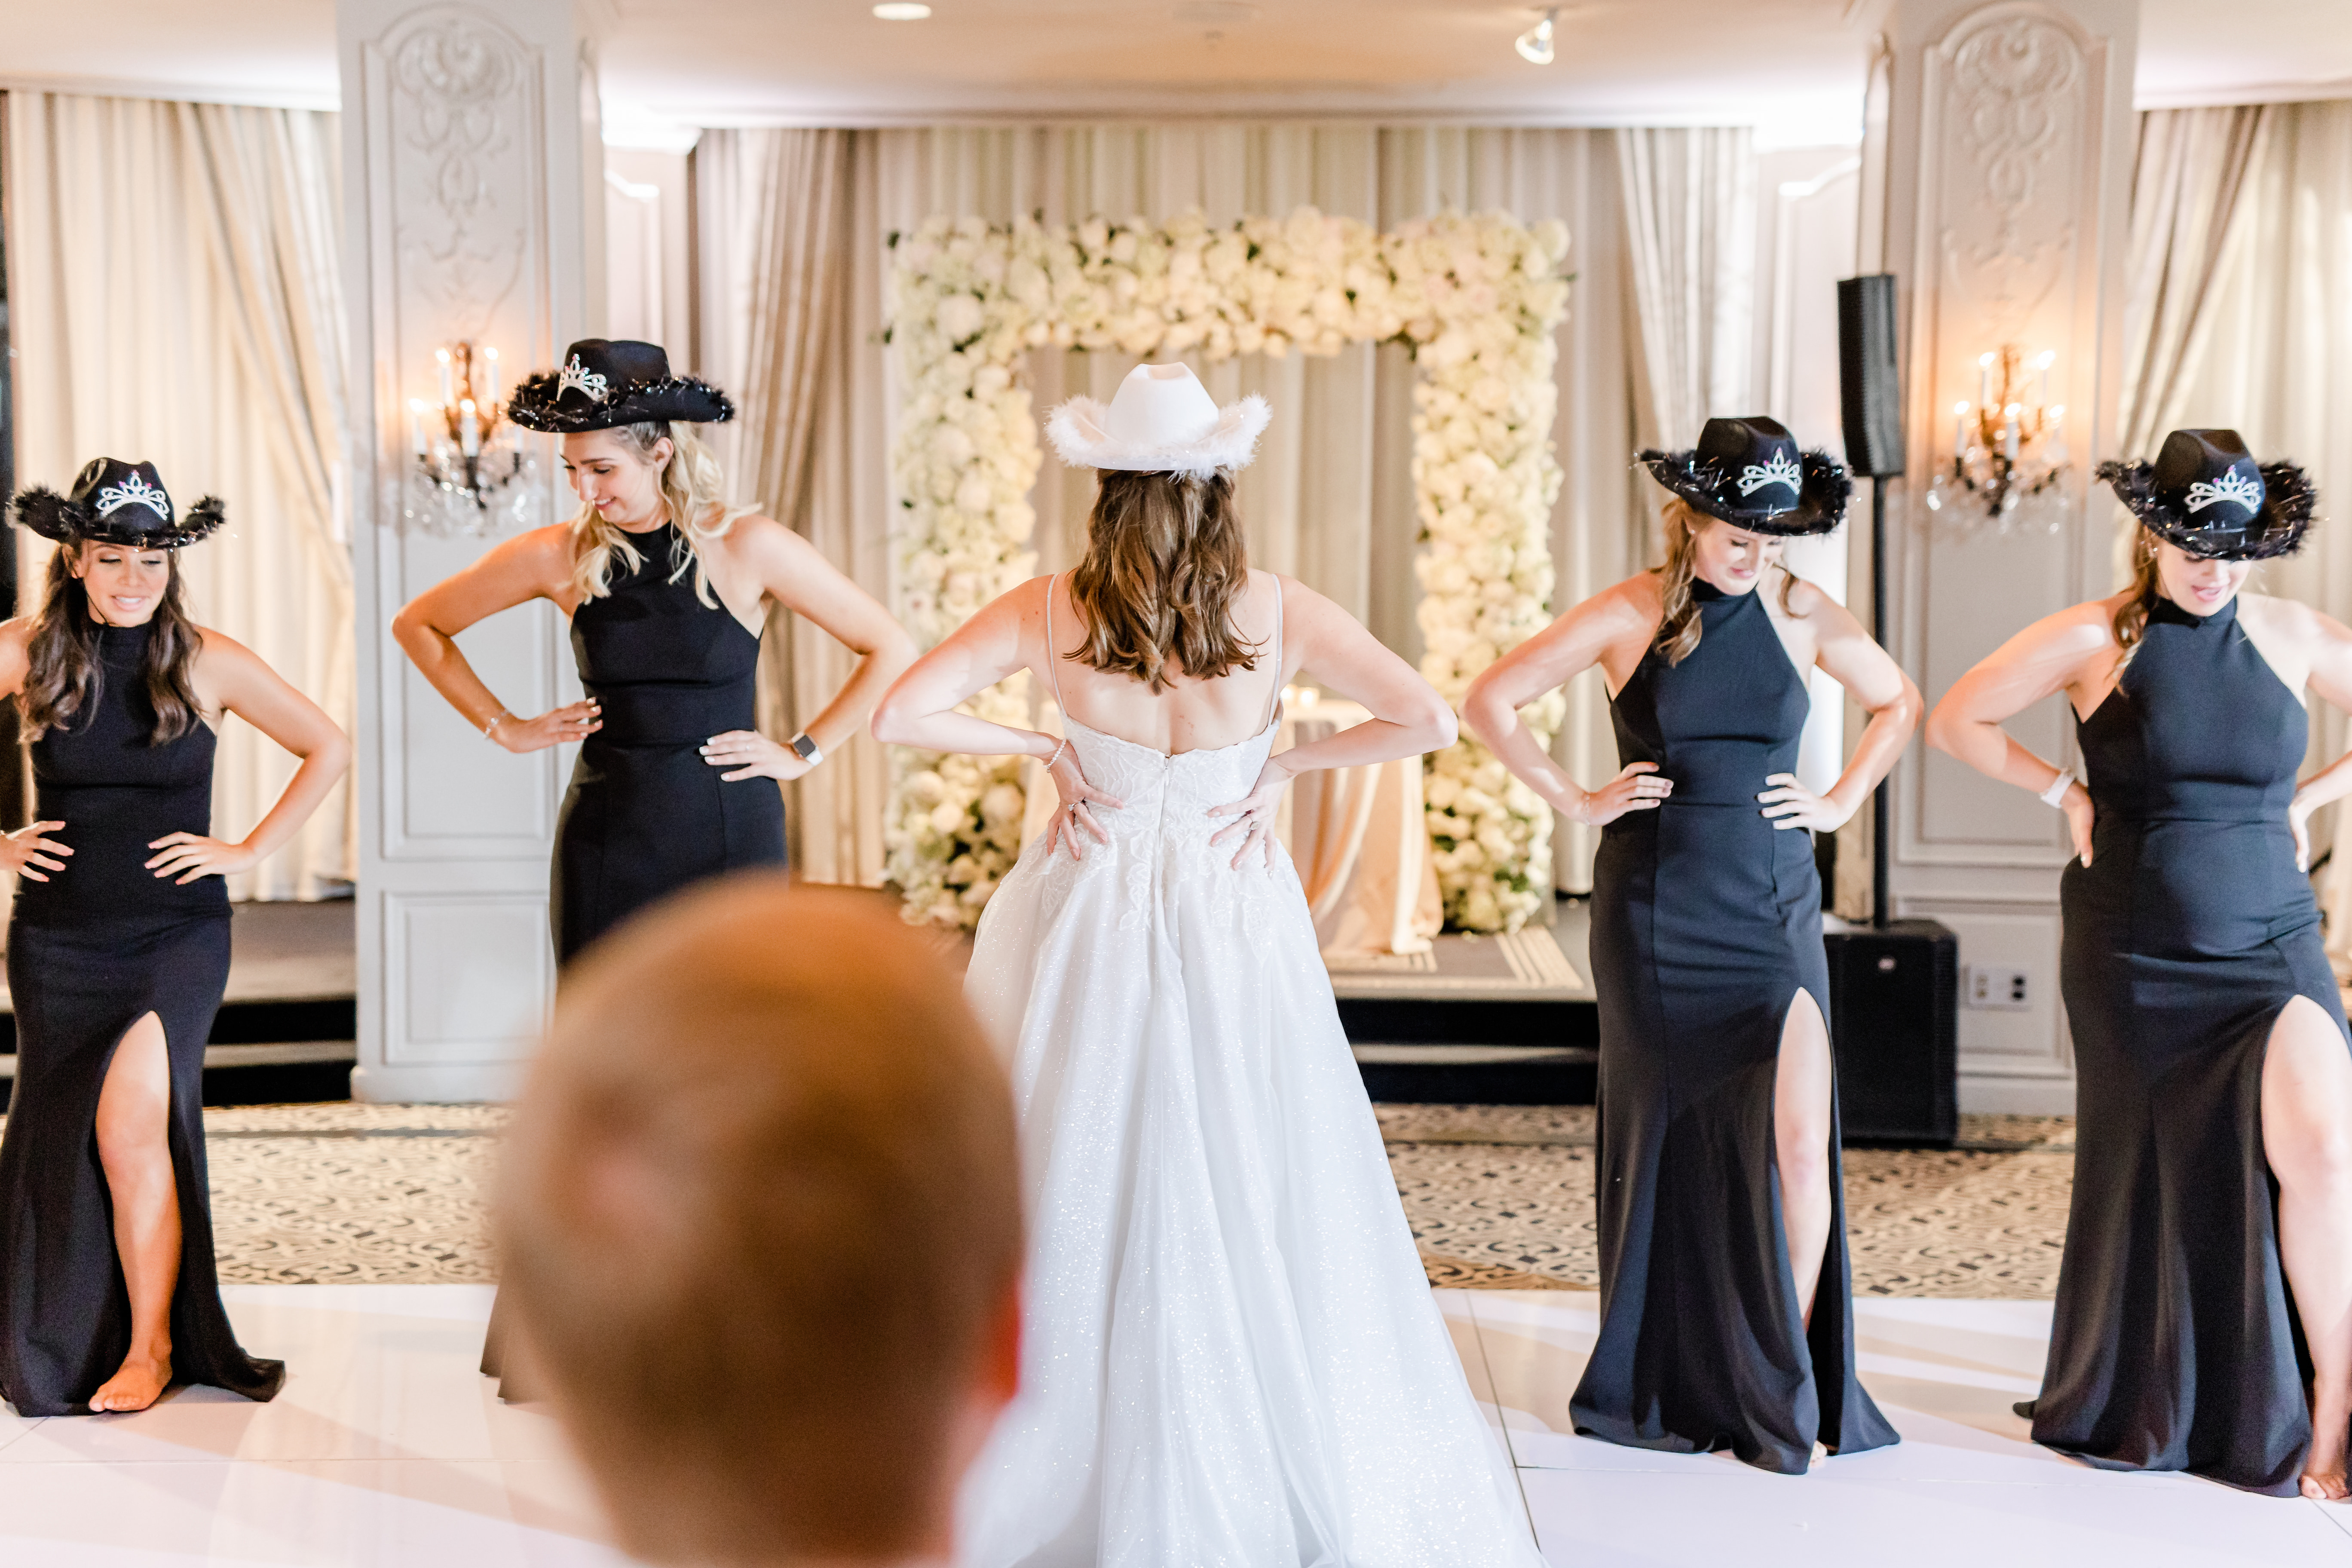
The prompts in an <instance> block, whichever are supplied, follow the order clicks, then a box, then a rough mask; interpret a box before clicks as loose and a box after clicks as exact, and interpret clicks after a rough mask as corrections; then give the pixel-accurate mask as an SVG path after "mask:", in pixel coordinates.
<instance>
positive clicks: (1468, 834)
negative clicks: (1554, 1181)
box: [885, 207, 1568, 931]
mask: <svg viewBox="0 0 2352 1568" xmlns="http://www.w3.org/2000/svg"><path fill="white" fill-rule="evenodd" d="M890 247H891V256H892V266H891V268H890V283H891V298H890V306H889V327H888V330H887V332H886V334H885V341H886V342H887V343H888V344H889V346H890V348H891V350H892V351H893V352H894V353H896V354H897V355H898V369H899V387H900V391H899V405H898V430H897V435H896V437H895V438H894V441H893V444H892V449H891V467H892V472H893V480H894V485H893V489H894V494H895V496H896V498H897V500H898V528H897V530H896V532H895V537H894V544H895V552H896V555H895V562H894V565H895V567H896V571H895V574H894V579H893V580H894V584H895V593H896V596H897V608H898V614H899V616H900V618H901V619H902V620H904V622H905V623H906V625H907V626H908V629H909V630H911V631H912V632H913V633H914V635H915V637H916V639H917V640H918V641H919V643H920V644H921V645H922V646H923V647H931V646H933V645H935V644H937V643H938V642H939V641H940V639H941V638H943V637H946V636H947V635H948V634H949V633H950V632H952V631H953V630H954V629H955V628H956V627H957V626H961V625H962V624H963V622H964V621H965V620H966V619H967V618H969V617H970V616H971V615H972V614H973V613H974V612H976V611H977V610H979V609H980V607H981V606H982V605H985V604H987V603H988V602H989V601H990V600H991V599H993V598H994V597H996V596H997V595H1000V594H1002V593H1003V592H1005V591H1006V590H1008V589H1010V588H1012V587H1013V586H1014V585H1015V584H1019V583H1021V582H1022V581H1024V579H1025V578H1027V577H1029V576H1030V575H1032V574H1034V569H1035V564H1036V552H1034V550H1033V549H1032V548H1031V535H1032V533H1033V532H1034V529H1035V526H1036V521H1037V519H1036V513H1035V511H1034V510H1033V509H1032V508H1031V506H1030V504H1029V500H1028V497H1029V491H1030V489H1031V487H1032V486H1033V485H1034V483H1035V482H1036V479H1037V472H1038V468H1039V466H1040V464H1041V462H1042V461H1043V454H1042V452H1041V451H1040V448H1039V447H1038V439H1037V412H1036V409H1035V407H1034V405H1033V402H1032V399H1031V396H1030V393H1029V388H1028V385H1027V384H1026V381H1025V378H1024V364H1025V361H1026V358H1027V356H1028V354H1029V353H1030V352H1031V351H1032V350H1034V349H1041V348H1065V349H1067V348H1082V349H1090V350H1096V351H1106V350H1108V351H1117V352H1118V353H1125V354H1129V355H1133V356H1135V357H1137V358H1139V359H1142V358H1152V357H1173V356H1183V357H1197V358H1199V359H1201V360H1204V361H1210V362H1214V361H1219V360H1223V359H1228V358H1230V357H1232V356H1233V355H1234V354H1245V353H1265V354H1271V355H1274V356H1276V357H1277V358H1278V357H1280V356H1282V355H1283V354H1285V353H1289V352H1290V351H1291V350H1293V349H1297V351H1299V352H1300V353H1310V354H1334V353H1339V351H1340V350H1341V349H1342V348H1344V347H1346V346H1347V345H1349V344H1350V343H1362V342H1385V341H1390V340H1395V341H1399V342H1404V343H1406V344H1407V345H1409V346H1410V347H1411V349H1412V353H1413V358H1414V363H1415V367H1416V372H1417V374H1416V377H1415V383H1414V386H1413V421H1412V426H1413V457H1412V476H1413V485H1414V489H1415V490H1416V492H1417V500H1418V503H1419V515H1420V520H1421V536H1420V542H1421V545H1422V550H1421V552H1420V554H1419V556H1418V557H1417V559H1416V561H1415V563H1414V571H1415V574H1416V575H1417V576H1418V578H1419V580H1420V584H1421V588H1422V595H1423V597H1422V601H1421V605H1420V609H1419V611H1418V618H1419V620H1420V623H1421V628H1422V633H1423V641H1424V644H1425V646H1426V647H1427V652H1426V653H1425V654H1424V655H1423V658H1422V666H1421V668H1422V674H1423V676H1424V677H1425V678H1426V679H1428V680H1429V682H1430V684H1432V685H1433V686H1434V687H1436V688H1437V689H1438V690H1439V691H1440V692H1441V693H1443V694H1444V697H1445V699H1446V700H1447V701H1449V702H1454V703H1457V704H1458V703H1459V702H1460V701H1461V700H1462V697H1463V695H1464V693H1465V691H1466V690H1467V689H1468V688H1469V685H1470V682H1471V680H1472V679H1474V678H1475V676H1476V675H1477V674H1478V672H1479V671H1480V670H1482V669H1484V668H1486V666H1487V665H1488V664H1490V663H1492V662H1493V661H1494V660H1495V658H1496V657H1498V656H1499V655H1500V654H1501V653H1502V652H1503V651H1504V650H1506V649H1507V648H1510V647H1514V646H1516V645H1517V643H1518V642H1520V641H1521V640H1522V639H1523V638H1525V637H1528V635H1529V634H1530V633H1532V632H1534V631H1536V630H1537V629H1538V628H1539V627H1540V626H1542V625H1543V624H1544V620H1545V617H1546V616H1547V614H1548V611H1549V601H1550V597H1551V590H1552V563H1551V549H1550V539H1549V532H1550V519H1551V508H1552V503H1553V501H1554V500H1556V499H1557V497H1558V496H1559V483H1560V473H1559V464H1558V463H1557V462H1555V461H1554V460H1553V457H1552V450H1551V439H1550V433H1551V427H1552V419H1553V415H1554V412H1555V410H1556V408H1557V406H1558V403H1559V393H1558V388H1557V386H1556V385H1555V383H1554V380H1553V366H1554V362H1555V359H1556V356H1557V352H1558V351H1557V349H1556V346H1555V343H1554V341H1553V333H1554V331H1555V330H1556V329H1557V328H1558V327H1559V323H1560V322H1561V321H1563V320H1564V319H1565V318H1566V315H1567V311H1568V284H1567V282H1566V280H1565V279H1564V278H1563V277H1562V276H1561V273H1560V263H1561V261H1562V260H1563V259H1564V258H1565V257H1566V255H1567V252H1568V231H1567V230H1566V229H1565V228H1564V227H1563V226H1560V225H1559V224H1558V223H1554V222H1546V223H1538V224H1533V225H1527V224H1522V223H1520V222H1518V221H1517V219H1515V218H1512V217H1510V216H1507V215H1504V214H1500V213H1494V214H1486V215H1483V216H1463V215H1456V214H1449V215H1446V216H1440V217H1434V218H1428V219H1423V220H1417V221H1415V222H1412V223H1408V224H1405V225H1403V226H1401V227H1399V228H1396V229H1393V230H1391V231H1390V232H1388V233H1385V234H1382V233H1380V232H1378V231H1376V230H1374V229H1373V228H1372V226H1370V225H1369V224H1366V223H1363V222H1361V221H1359V220H1356V219H1350V218H1337V217H1328V216H1325V215H1323V214H1322V213H1319V212H1318V211H1316V210H1315V209H1314V208H1312V207H1301V208H1299V209H1298V210H1297V211H1296V212H1294V213H1292V214H1291V215H1290V216H1288V217H1287V218H1270V217H1250V218H1244V219H1242V220H1241V221H1239V222H1238V223H1235V224H1234V225H1233V226H1231V227H1227V228H1217V227H1212V226H1210V225H1209V224H1208V223H1207V222H1206V221H1205V220H1204V219H1202V217H1201V216H1199V215H1198V214H1190V215H1187V216H1183V217H1180V218H1177V219H1175V220H1173V221H1171V222H1170V223H1168V224H1167V225H1165V226H1156V225H1151V224H1148V223H1145V222H1143V221H1142V220H1140V219H1138V220H1134V221H1132V222H1129V223H1123V224H1121V223H1111V222H1107V221H1105V220H1104V219H1101V218H1098V217H1097V218H1091V219H1089V220H1087V222H1085V223H1082V224H1076V225H1070V226H1048V225H1045V224H1041V223H1037V222H1034V221H1031V220H1028V219H1023V220H1021V221H1020V222H1017V223H1013V224H1010V225H992V224H989V223H986V222H983V221H982V220H980V219H977V218H961V219H955V218H943V217H942V218H932V219H930V220H929V222H927V223H925V224H924V225H923V226H921V227H920V228H919V229H917V230H915V231H914V232H912V233H910V234H894V235H893V236H891V237H890ZM971 710H972V711H974V712H976V713H979V714H981V715H982V717H985V718H990V719H994V720H998V721H1003V722H1005V723H1010V724H1016V725H1020V724H1026V723H1028V722H1029V721H1030V713H1029V694H1028V692H1027V690H1026V689H1025V681H1024V680H1023V679H1014V680H1010V681H1006V682H1004V683H1003V684H1002V685H999V686H996V687H993V688H992V689H989V690H987V691H984V692H982V693H981V694H980V695H979V696H978V697H976V698H974V699H973V700H972V702H971ZM1563 710H1564V709H1563V702H1562V699H1561V698H1560V696H1559V693H1557V692H1555V693H1552V694H1551V695H1549V696H1548V697H1546V698H1545V699H1544V700H1542V701H1541V702H1540V703H1538V705H1537V706H1535V707H1534V708H1531V709H1529V710H1528V712H1527V714H1526V718H1527V721H1528V724H1529V725H1530V727H1531V728H1533V729H1534V730H1535V731H1537V733H1538V737H1539V738H1540V739H1542V740H1543V741H1544V742H1546V743H1549V740H1550V737H1551V736H1552V735H1553V734H1554V733H1555V732H1557V731H1558V729H1559V723H1560V721H1561V717H1562V713H1563ZM1427 767H1428V772H1429V779H1428V797H1427V798H1428V818H1429V831H1430V834H1431V837H1432V839H1433V846H1434V848H1433V856H1434V860H1435V863H1436V866H1437V869H1438V879H1439V882H1440V885H1441V886H1442V888H1443V889H1444V895H1445V912H1446V917H1447V919H1448V920H1450V921H1453V922H1454V924H1455V925H1456V926H1459V927H1461V928H1463V929H1465V930H1472V931H1505V930H1511V929H1515V928H1517V926H1518V925H1519V924H1521V923H1522V922H1523V921H1526V920H1527V918H1528V916H1529V915H1531V914H1533V913H1534V912H1535V911H1536V910H1539V909H1540V908H1542V906H1543V903H1544V901H1545V898H1546V896H1547V895H1548V894H1549V890H1550V885H1551V813H1550V809H1549V807H1548V806H1546V805H1545V804H1544V803H1543V801H1542V799H1541V798H1540V797H1539V796H1538V795H1536V794H1535V792H1534V791H1532V790H1530V789H1528V787H1527V786H1526V785H1525V784H1520V783H1519V782H1518V781H1517V780H1516V779H1513V778H1511V777H1510V776H1509V775H1508V773H1506V771H1505V770H1504V768H1503V765H1502V764H1501V763H1499V762H1497V761H1496V760H1495V758H1494V757H1493V756H1492V755H1491V754H1489V753H1488V752H1486V749H1485V748H1484V747H1482V746H1480V745H1479V744H1478V743H1477V742H1475V741H1470V740H1463V741H1460V742H1456V743H1455V744H1454V745H1453V746H1450V747H1448V748H1447V749H1446V750H1444V752H1438V753H1436V754H1434V755H1433V756H1432V757H1431V758H1430V759H1429V761H1428V763H1427ZM891 793H892V798H891V803H890V808H889V812H888V816H887V823H888V828H887V831H888V845H889V870H890V874H891V876H892V877H893V879H896V880H897V882H898V885H899V887H900V888H901V889H903V890H904V892H905V895H906V899H907V908H906V914H907V918H908V920H909V921H925V922H933V923H938V924H940V925H948V926H966V927H969V926H971V924H973V923H974V922H975V921H977V920H978V919H979V916H980V910H981V908H982V905H984V904H985V903H986V902H987V900H988V897H989V895H990V894H991V893H992V892H993V891H994V890H995V888H996V884H997V882H998V880H999V879H1002V878H1003V876H1004V874H1005V873H1006V872H1007V871H1009V870H1011V869H1012V867H1013V860H1014V859H1015V858H1016V857H1017V856H1018V854H1019V851H1020V835H1021V823H1022V817H1023V814H1024V806H1025V804H1026V802H1025V798H1024V795H1023V791H1022V773H1021V767H1020V759H1017V758H987V757H961V756H940V755H938V754H935V753H924V752H899V753H898V755H897V758H896V761H895V763H894V765H893V769H892V773H891Z"/></svg>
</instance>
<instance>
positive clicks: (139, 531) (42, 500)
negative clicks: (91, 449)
mask: <svg viewBox="0 0 2352 1568" xmlns="http://www.w3.org/2000/svg"><path fill="white" fill-rule="evenodd" d="M16 521H18V522H21V523H23V524H24V525H25V526H26V528H29V529H31V530H32V531H34V532H35V533H37V534H39V535H40V536H41V537H42V538H44V539H54V540H56V541H57V542H58V543H60V544H73V543H78V542H80V541H82V540H89V541H90V542H93V543H99V544H128V545H132V546H135V547H137V548H139V549H142V550H177V549H178V548H179V547H180V546H181V545H183V544H194V542H196V541H197V540H199V539H202V538H204V537H205V535H207V534H209V533H211V532H212V531H214V530H215V529H216V528H218V527H219V526H220V525H221V522H222V521H223V516H222V508H221V503H220V500H219V499H218V498H217V497H215V496H206V497H205V498H204V500H200V501H198V502H196V504H195V505H194V506H192V507H190V508H189V509H188V510H187V511H186V513H185V514H181V513H179V512H176V511H175V510H173V506H172V498H171V497H170V496H168V495H166V494H165V493H164V492H163V478H162V476H161V475H159V474H157V473H156V472H155V465H154V464H152V463H126V462H124V461H123V460H122V459H121V458H91V459H90V460H89V464H88V466H86V467H85V468H83V469H82V471H81V474H80V477H79V478H78V479H75V480H74V487H73V493H72V494H71V495H63V496H61V495H59V494H58V492H57V491H55V490H53V489H48V488H47V486H44V485H35V486H34V487H32V488H31V489H27V490H26V491H25V492H24V493H23V494H21V495H19V496H18V497H17V498H16Z"/></svg>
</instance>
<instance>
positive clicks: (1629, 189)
mask: <svg viewBox="0 0 2352 1568" xmlns="http://www.w3.org/2000/svg"><path fill="white" fill-rule="evenodd" d="M1612 134H1613V135H1614V137H1615V138H1616V143H1617V157H1618V170H1619V177H1620V179H1621V180H1622V183H1623V185H1624V191H1625V246H1626V254H1627V257H1628V258H1629V263H1630V271H1631V275H1632V281H1633V289H1632V303H1633V311H1634V314H1635V316H1636V317H1637V319H1638V320H1639V321H1640V322H1641V353H1640V354H1639V355H1638V356H1637V357H1636V358H1635V360H1634V362H1633V363H1634V369H1635V371H1636V372H1637V374H1638V378H1639V379H1638V382H1637V388H1638V390H1637V393H1636V397H1635V404H1636V406H1637V408H1638V409H1639V411H1640V412H1641V414H1642V416H1643V418H1642V425H1641V430H1640V435H1641V437H1642V440H1643V443H1644V444H1645V445H1649V446H1654V447H1663V448H1664V449H1665V450H1668V451H1679V450H1682V449H1683V448H1685V447H1692V446H1695V445H1696V444H1697V441H1698V432H1699V426H1702V425H1704V424H1706V421H1707V418H1708V416H1711V415H1717V414H1727V413H1730V412H1733V411H1734V410H1737V409H1738V408H1741V407H1744V406H1745V405H1747V403H1748V395H1749V387H1750V384H1751V383H1750V380H1749V375H1748V351H1749V347H1750V344H1751V343H1752V342H1753V340H1754V336H1755V319H1756V300H1755V292H1756V153H1755V137H1754V133H1753V132H1750V131H1748V129H1746V128H1745V127H1733V128H1722V129H1711V130H1700V131H1619V132H1612Z"/></svg>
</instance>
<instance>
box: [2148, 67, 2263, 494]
mask: <svg viewBox="0 0 2352 1568" xmlns="http://www.w3.org/2000/svg"><path fill="white" fill-rule="evenodd" d="M2276 118H2277V115H2276V111H2275V108H2274V106H2273V105H2269V104H2252V105H2247V106H2243V107H2240V108H2230V109H2167V110H2156V111H2154V112H2151V113H2148V114H2143V115H2142V116H2140V130H2139V159H2138V162H2137V164H2136V165H2135V167H2134V169H2133V172H2132V205H2131V238H2130V241H2129V250H2128V254H2127V256H2126V262H2125V268H2126V288H2125V293H2124V381H2123V405H2122V409H2121V415H2122V416H2121V419H2120V420H2119V422H2118V424H2117V426H2116V427H2117V429H2119V430H2120V431H2121V432H2122V450H2123V451H2125V452H2126V453H2144V454H2153V452H2154V451H2155V449H2156V446H2157V443H2158V441H2160V440H2162V439H2163V437H2164V433H2165V432H2166V431H2168V430H2171V429H2174V428H2177V427H2178V419H2179V415H2180V411H2181V405H2182V401H2183V399H2184V397H2185V396H2187V395H2189V392H2190V390H2191V385H2190V382H2189V377H2190V375H2191V374H2193V373H2194V371H2195V368H2196V366H2197V365H2198V363H2200V361H2201V360H2202V358H2203V356H2204V351H2205V342H2206V338H2207V336H2208V334H2209V332H2210V329H2211V325H2212V321H2213V312H2212V306H2213V304H2214V302H2215V301H2214V288H2213V285H2214V280H2215V279H2216V277H2217V276H2218V275H2219V274H2220V272H2221V264H2222V260H2223V258H2224V257H2225V256H2226V254H2227V252H2228V248H2229V242H2230V239H2231V237H2232V235H2234V234H2235V233H2236V232H2237V229H2238V226H2239V225H2240V223H2241V222H2242V220H2244V219H2245V218H2247V217H2248V216H2251V215H2252V212H2253V210H2254V207H2255V205H2256V204H2253V203H2250V202H2248V201H2246V200H2245V199H2244V198H2245V196H2246V195H2247V193H2248V191H2249V190H2250V188H2251V187H2252V182H2251V181H2250V179H2249V175H2250V174H2252V171H2253V170H2254V169H2255V167H2256V166H2257V164H2258V163H2259V162H2260V161H2261V160H2262V158H2263V154H2264V153H2265V152H2266V150H2267V142H2268V140H2269V130H2270V127H2271V126H2272V125H2273V123H2274V122H2275V120H2276Z"/></svg>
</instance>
